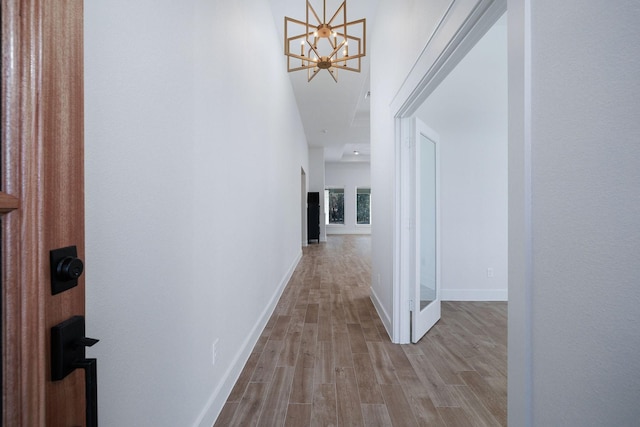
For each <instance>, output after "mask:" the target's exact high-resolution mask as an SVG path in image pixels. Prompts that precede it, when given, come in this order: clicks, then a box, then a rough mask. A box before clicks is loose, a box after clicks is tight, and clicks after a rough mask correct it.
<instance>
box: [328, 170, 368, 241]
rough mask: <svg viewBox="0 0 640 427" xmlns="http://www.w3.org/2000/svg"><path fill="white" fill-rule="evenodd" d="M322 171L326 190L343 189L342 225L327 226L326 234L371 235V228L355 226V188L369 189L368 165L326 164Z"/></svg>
mask: <svg viewBox="0 0 640 427" xmlns="http://www.w3.org/2000/svg"><path fill="white" fill-rule="evenodd" d="M324 171H325V186H326V188H329V187H335V188H344V225H337V224H328V225H327V226H326V228H327V234H371V226H367V225H357V224H356V188H371V167H370V165H369V163H331V162H327V163H326V164H325V169H324ZM321 194H324V193H321ZM322 197H324V196H322ZM371 197H372V198H373V197H374V195H373V192H372V196H371ZM322 220H323V221H324V217H323V218H322Z"/></svg>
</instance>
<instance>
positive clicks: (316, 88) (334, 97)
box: [270, 0, 378, 162]
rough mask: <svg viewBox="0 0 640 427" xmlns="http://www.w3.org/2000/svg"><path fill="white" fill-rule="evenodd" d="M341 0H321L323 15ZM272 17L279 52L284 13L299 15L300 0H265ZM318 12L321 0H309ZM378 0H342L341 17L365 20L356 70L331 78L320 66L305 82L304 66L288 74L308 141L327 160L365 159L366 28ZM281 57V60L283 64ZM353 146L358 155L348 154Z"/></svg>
mask: <svg viewBox="0 0 640 427" xmlns="http://www.w3.org/2000/svg"><path fill="white" fill-rule="evenodd" d="M341 3H342V0H326V4H327V15H330V16H331V15H333V13H334V12H335V11H336V10H337V9H338V7H339V6H340V4H341ZM270 4H271V10H272V12H273V19H274V21H275V23H276V27H277V28H278V32H279V34H280V39H281V40H282V49H283V54H282V55H283V58H284V17H285V16H288V17H290V18H294V19H298V20H301V21H304V20H305V17H306V0H270ZM311 4H312V6H313V7H314V9H315V10H316V11H318V13H321V11H322V1H320V0H312V1H311ZM377 5H378V0H347V20H348V21H355V20H358V19H361V18H366V20H367V56H365V57H364V58H363V61H362V71H361V72H360V73H355V72H350V71H340V72H339V74H338V82H337V83H336V82H335V81H334V80H333V79H332V78H331V76H330V75H329V73H328V72H327V71H324V70H322V71H321V72H320V73H319V74H318V75H317V76H316V77H315V78H314V79H313V80H312V81H311V82H307V72H306V71H295V72H292V73H290V74H289V76H290V78H291V84H292V86H293V90H294V93H295V96H296V101H297V103H298V109H299V110H300V116H301V119H302V124H303V126H304V129H305V133H306V136H307V142H308V144H309V146H310V147H324V156H325V161H327V162H368V161H369V160H370V152H371V150H370V144H369V134H370V131H369V129H370V128H369V99H368V97H367V96H366V95H367V93H368V92H369V56H368V55H369V52H370V51H371V43H370V37H369V35H370V34H371V28H372V26H373V21H374V17H375V11H376V9H377ZM285 63H286V61H285V60H283V65H284V66H285V67H286V65H285ZM354 151H358V152H359V153H360V154H359V155H354Z"/></svg>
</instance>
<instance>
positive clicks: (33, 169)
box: [0, 0, 85, 427]
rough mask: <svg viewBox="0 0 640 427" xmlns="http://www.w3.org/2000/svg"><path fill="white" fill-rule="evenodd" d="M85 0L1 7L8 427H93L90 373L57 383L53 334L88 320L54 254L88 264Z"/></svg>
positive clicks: (0, 195)
mask: <svg viewBox="0 0 640 427" xmlns="http://www.w3.org/2000/svg"><path fill="white" fill-rule="evenodd" d="M82 7H83V3H82V0H55V1H51V0H2V103H3V105H2V150H1V155H2V164H1V166H2V182H1V185H2V187H1V188H0V190H1V192H0V212H2V218H1V219H2V348H3V358H2V367H3V387H2V390H3V415H2V416H3V425H5V426H65V427H68V426H82V425H85V406H84V405H85V401H84V390H85V388H84V373H83V372H82V371H80V370H76V371H75V372H73V373H72V374H70V375H69V376H68V377H67V378H65V379H63V380H61V381H57V382H53V381H51V369H50V368H51V367H50V329H51V327H52V326H53V325H56V324H58V323H59V322H62V321H63V320H66V319H68V318H70V317H71V316H74V315H84V300H85V287H84V276H81V277H80V280H79V283H78V286H77V287H75V288H72V289H70V290H68V291H65V292H63V293H61V294H58V295H52V294H51V287H50V270H49V268H50V266H49V251H50V250H51V249H56V248H60V247H65V246H71V245H75V246H77V249H78V255H79V258H80V259H84V170H83V164H84V158H83V157H84V154H83V137H84V136H83V133H84V129H83V124H84V117H83V85H84V83H83V43H82V40H83V33H82V29H83V21H82Z"/></svg>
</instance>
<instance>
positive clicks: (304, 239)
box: [300, 168, 309, 247]
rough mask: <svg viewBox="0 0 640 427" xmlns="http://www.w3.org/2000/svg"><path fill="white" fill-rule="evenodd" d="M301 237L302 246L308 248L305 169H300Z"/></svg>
mask: <svg viewBox="0 0 640 427" xmlns="http://www.w3.org/2000/svg"><path fill="white" fill-rule="evenodd" d="M300 227H301V228H300V236H301V237H302V246H303V247H304V246H307V245H308V244H309V240H308V239H307V230H308V229H307V174H306V173H305V171H304V168H300Z"/></svg>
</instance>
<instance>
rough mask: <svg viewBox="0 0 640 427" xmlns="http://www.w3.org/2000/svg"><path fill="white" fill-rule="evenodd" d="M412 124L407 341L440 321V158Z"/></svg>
mask: <svg viewBox="0 0 640 427" xmlns="http://www.w3.org/2000/svg"><path fill="white" fill-rule="evenodd" d="M414 120H415V127H414V128H415V163H414V165H415V166H414V167H415V169H414V171H415V172H414V174H413V177H414V189H415V193H414V194H415V198H414V203H413V206H414V215H415V216H414V219H415V224H416V227H415V231H416V232H415V235H414V245H415V257H414V258H413V264H414V267H415V268H414V269H413V271H414V274H413V280H412V283H413V286H412V287H413V298H412V300H413V301H414V303H413V304H412V313H411V341H412V342H414V343H416V342H418V341H419V340H420V338H422V337H423V336H424V334H426V333H427V332H428V331H429V329H431V327H432V326H433V325H435V324H436V322H437V321H438V320H440V213H439V212H440V158H439V151H440V150H439V143H438V139H439V138H438V135H437V134H436V133H435V132H433V131H432V130H431V129H429V128H428V127H427V126H426V125H425V124H424V123H422V122H421V121H420V120H418V119H414Z"/></svg>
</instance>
